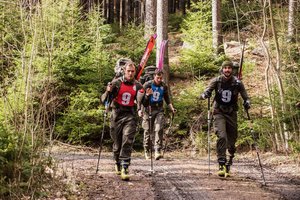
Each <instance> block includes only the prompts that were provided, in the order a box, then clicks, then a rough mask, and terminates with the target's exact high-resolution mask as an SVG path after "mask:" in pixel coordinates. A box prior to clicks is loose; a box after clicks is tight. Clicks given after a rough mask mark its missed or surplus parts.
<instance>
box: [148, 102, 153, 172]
mask: <svg viewBox="0 0 300 200" xmlns="http://www.w3.org/2000/svg"><path fill="white" fill-rule="evenodd" d="M148 108H149V140H150V141H149V142H150V160H151V168H150V171H151V172H152V173H153V158H152V146H153V144H152V138H151V137H152V128H153V127H152V110H151V105H149V107H148Z"/></svg>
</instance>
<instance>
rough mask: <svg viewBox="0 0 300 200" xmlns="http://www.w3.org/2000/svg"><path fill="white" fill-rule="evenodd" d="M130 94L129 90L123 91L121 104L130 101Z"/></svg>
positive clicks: (126, 103)
mask: <svg viewBox="0 0 300 200" xmlns="http://www.w3.org/2000/svg"><path fill="white" fill-rule="evenodd" d="M130 98H131V94H130V93H129V92H124V93H123V94H122V105H124V106H126V105H128V104H129V103H130Z"/></svg>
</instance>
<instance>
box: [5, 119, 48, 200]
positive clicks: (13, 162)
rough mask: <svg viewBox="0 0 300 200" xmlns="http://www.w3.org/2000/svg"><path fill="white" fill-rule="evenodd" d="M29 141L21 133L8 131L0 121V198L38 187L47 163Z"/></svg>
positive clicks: (7, 197)
mask: <svg viewBox="0 0 300 200" xmlns="http://www.w3.org/2000/svg"><path fill="white" fill-rule="evenodd" d="M29 141H30V138H25V139H23V134H19V133H14V132H12V131H9V130H8V129H7V128H6V127H5V126H4V125H3V124H2V123H0V166H1V168H0V177H1V178H0V199H9V197H10V195H11V193H14V195H19V194H25V193H28V192H30V191H31V189H33V188H34V189H33V190H37V189H40V186H41V184H40V182H42V181H43V179H41V178H40V177H41V176H42V174H43V172H44V167H45V166H46V165H48V164H47V160H46V159H44V158H40V155H38V151H34V149H33V147H32V146H31V145H30V143H29ZM36 153H37V154H36ZM30 185H31V186H33V188H31V187H29V186H30Z"/></svg>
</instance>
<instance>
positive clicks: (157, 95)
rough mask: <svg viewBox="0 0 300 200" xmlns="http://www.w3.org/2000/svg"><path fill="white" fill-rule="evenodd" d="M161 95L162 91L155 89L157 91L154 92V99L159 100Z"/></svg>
mask: <svg viewBox="0 0 300 200" xmlns="http://www.w3.org/2000/svg"><path fill="white" fill-rule="evenodd" d="M159 95H160V93H159V92H157V91H155V92H153V95H152V98H153V99H152V100H153V101H154V102H155V101H158V100H159Z"/></svg>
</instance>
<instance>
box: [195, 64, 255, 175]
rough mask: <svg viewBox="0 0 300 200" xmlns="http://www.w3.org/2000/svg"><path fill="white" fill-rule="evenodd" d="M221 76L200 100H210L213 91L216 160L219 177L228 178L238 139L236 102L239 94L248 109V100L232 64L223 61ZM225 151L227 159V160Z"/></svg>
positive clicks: (213, 81)
mask: <svg viewBox="0 0 300 200" xmlns="http://www.w3.org/2000/svg"><path fill="white" fill-rule="evenodd" d="M221 73H222V75H221V76H219V77H216V78H214V79H213V80H212V81H211V82H210V84H209V86H208V87H207V88H206V90H205V91H204V93H203V94H202V95H200V99H206V98H210V97H211V95H212V92H213V91H215V101H214V105H213V109H214V110H213V117H214V129H215V132H216V134H217V136H218V140H217V158H218V162H219V171H218V175H219V176H225V177H226V176H229V170H230V166H231V165H232V160H233V158H234V153H235V151H236V148H235V143H236V140H237V137H238V132H237V110H238V105H237V100H238V94H239V93H240V94H241V96H242V98H243V100H244V104H243V105H244V108H245V109H246V110H248V109H249V108H250V100H249V97H248V95H247V92H246V90H245V87H244V84H243V83H242V82H241V81H240V80H239V79H237V77H235V76H233V74H232V73H233V64H232V62H231V61H224V62H223V64H222V68H221ZM226 150H228V153H229V158H228V159H227V156H226Z"/></svg>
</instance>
